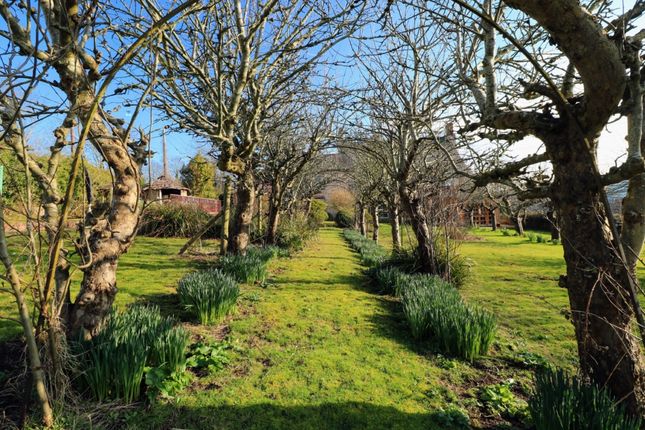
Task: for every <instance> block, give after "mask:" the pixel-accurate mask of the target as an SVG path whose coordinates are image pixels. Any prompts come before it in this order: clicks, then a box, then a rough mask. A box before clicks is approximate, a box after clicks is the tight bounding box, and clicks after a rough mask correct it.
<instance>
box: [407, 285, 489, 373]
mask: <svg viewBox="0 0 645 430" xmlns="http://www.w3.org/2000/svg"><path fill="white" fill-rule="evenodd" d="M400 289H401V297H402V304H403V313H404V315H405V318H406V320H407V322H408V325H409V326H410V330H411V332H412V336H413V337H415V338H417V339H428V338H432V339H434V340H435V342H436V343H437V345H438V347H439V348H440V349H441V351H442V352H443V353H446V354H448V355H452V356H455V357H460V358H463V359H466V360H469V361H473V360H474V359H476V358H477V357H479V356H481V355H483V354H486V352H487V351H488V348H489V347H490V345H491V343H492V341H493V338H494V334H495V327H496V324H495V318H494V317H493V315H492V314H490V313H489V312H487V311H485V310H483V309H481V308H479V307H477V306H472V305H468V304H466V303H464V302H463V300H462V299H461V296H460V295H459V292H458V291H457V290H456V289H455V288H453V287H452V286H451V285H450V284H448V283H446V282H445V281H443V280H441V279H440V278H438V277H436V276H427V275H426V276H418V275H417V276H415V277H412V278H410V280H409V281H408V285H402V286H401V287H400Z"/></svg>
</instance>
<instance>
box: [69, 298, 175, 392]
mask: <svg viewBox="0 0 645 430" xmlns="http://www.w3.org/2000/svg"><path fill="white" fill-rule="evenodd" d="M187 343H188V333H186V331H185V330H184V329H182V328H180V327H174V326H173V321H172V320H171V319H170V318H166V317H162V316H161V314H160V313H159V309H158V308H156V307H146V306H132V307H129V308H128V309H127V310H126V311H124V312H114V313H112V315H111V316H110V318H109V319H108V322H107V323H106V326H105V327H104V328H103V330H102V331H101V332H99V334H98V335H96V336H95V337H94V338H92V340H90V341H82V342H80V343H79V347H80V349H81V351H80V352H81V360H82V361H83V368H84V369H85V371H84V373H83V375H82V376H83V380H84V381H85V383H86V385H87V387H88V388H89V389H90V391H91V392H92V394H93V396H94V397H95V398H96V399H97V400H98V401H104V400H106V399H121V400H123V401H125V402H126V403H130V402H133V401H135V400H137V399H138V398H139V397H140V394H141V384H142V380H143V376H144V371H145V369H146V367H148V366H150V367H163V368H164V369H167V371H168V373H172V372H182V371H183V370H184V369H185V364H186V356H185V349H186V345H187Z"/></svg>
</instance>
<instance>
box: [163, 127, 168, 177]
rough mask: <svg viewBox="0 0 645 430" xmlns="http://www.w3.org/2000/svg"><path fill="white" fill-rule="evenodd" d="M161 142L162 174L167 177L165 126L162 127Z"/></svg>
mask: <svg viewBox="0 0 645 430" xmlns="http://www.w3.org/2000/svg"><path fill="white" fill-rule="evenodd" d="M162 133H163V134H162V135H161V136H162V143H163V175H164V177H166V178H167V177H168V154H167V153H166V127H165V126H164V127H163V128H162Z"/></svg>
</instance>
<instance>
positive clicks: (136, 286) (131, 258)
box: [0, 236, 215, 341]
mask: <svg viewBox="0 0 645 430" xmlns="http://www.w3.org/2000/svg"><path fill="white" fill-rule="evenodd" d="M209 242H215V241H209ZM184 243H186V239H183V238H180V239H153V238H149V237H142V236H140V237H137V238H136V239H135V242H134V244H133V245H132V247H131V248H130V250H129V251H128V253H126V254H125V255H123V256H122V257H121V259H120V260H119V269H118V274H117V288H118V293H117V295H116V302H115V303H116V305H117V306H118V307H123V306H125V305H127V304H129V303H132V302H135V301H148V300H153V301H155V302H156V303H159V304H161V305H162V306H163V304H164V303H166V300H164V299H166V298H169V295H172V294H174V292H175V287H176V285H177V281H178V280H179V278H181V277H182V276H183V275H184V274H185V273H186V272H188V271H190V270H194V269H195V268H196V267H197V266H198V264H197V262H196V261H195V260H194V259H192V258H189V257H179V256H177V252H178V251H179V249H180V248H181V246H182V245H183V244H184ZM80 279H81V274H80V273H78V272H77V273H76V274H75V276H74V282H73V286H74V287H75V289H74V290H73V291H72V293H73V294H75V293H76V292H77V291H78V286H79V283H80ZM72 297H73V296H72ZM15 315H16V304H15V301H14V300H13V296H12V295H10V294H9V293H8V292H5V291H2V292H0V317H2V316H5V317H13V316H15ZM21 330H22V329H21V327H20V326H19V325H18V323H16V322H14V321H12V320H8V319H2V318H0V341H1V340H6V339H8V338H12V337H14V336H16V335H18V334H19V333H20V332H21Z"/></svg>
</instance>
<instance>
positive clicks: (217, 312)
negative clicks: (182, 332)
mask: <svg viewBox="0 0 645 430" xmlns="http://www.w3.org/2000/svg"><path fill="white" fill-rule="evenodd" d="M177 294H178V295H179V301H180V302H181V304H182V305H183V306H184V307H185V308H186V309H187V310H188V311H189V312H190V313H191V314H192V315H193V316H195V317H197V318H198V319H199V322H200V323H201V324H206V325H211V324H215V323H217V322H219V321H220V320H221V319H222V318H224V317H225V316H226V315H228V314H229V313H231V311H232V310H233V309H234V308H235V304H236V303H237V298H238V297H239V295H240V288H239V286H238V285H237V283H236V282H235V279H233V278H232V277H231V276H229V275H227V274H225V273H223V272H222V271H220V270H218V269H212V270H203V271H199V272H193V273H190V274H188V275H186V276H184V277H183V278H182V279H181V280H180V281H179V286H178V287H177Z"/></svg>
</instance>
